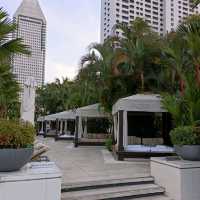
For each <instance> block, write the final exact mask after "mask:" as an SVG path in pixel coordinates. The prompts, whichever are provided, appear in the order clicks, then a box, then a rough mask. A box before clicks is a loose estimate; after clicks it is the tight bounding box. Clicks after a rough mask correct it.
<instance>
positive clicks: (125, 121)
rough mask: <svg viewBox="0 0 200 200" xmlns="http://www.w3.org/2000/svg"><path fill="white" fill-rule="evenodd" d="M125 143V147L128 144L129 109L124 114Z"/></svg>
mask: <svg viewBox="0 0 200 200" xmlns="http://www.w3.org/2000/svg"><path fill="white" fill-rule="evenodd" d="M123 136H124V139H123V144H124V148H125V147H126V146H127V145H128V117H127V111H124V114H123Z"/></svg>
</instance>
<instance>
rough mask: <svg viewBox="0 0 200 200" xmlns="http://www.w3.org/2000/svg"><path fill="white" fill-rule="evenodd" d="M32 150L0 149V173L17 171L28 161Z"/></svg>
mask: <svg viewBox="0 0 200 200" xmlns="http://www.w3.org/2000/svg"><path fill="white" fill-rule="evenodd" d="M32 154H33V149H32V148H25V149H0V172H10V171H17V170H19V169H20V168H22V167H23V166H24V165H25V164H26V163H27V162H29V161H30V159H31V156H32Z"/></svg>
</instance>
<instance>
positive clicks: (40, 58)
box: [12, 0, 46, 97]
mask: <svg viewBox="0 0 200 200" xmlns="http://www.w3.org/2000/svg"><path fill="white" fill-rule="evenodd" d="M14 21H15V22H16V24H17V31H16V32H15V33H14V34H13V38H22V39H23V42H24V44H26V45H28V46H29V49H30V51H31V55H14V57H13V63H12V65H13V74H14V75H15V76H16V79H17V81H18V83H19V84H20V85H21V87H22V88H23V85H24V83H25V82H26V80H27V79H28V77H34V79H35V81H36V83H37V86H41V85H43V84H44V74H45V52H46V19H45V16H44V14H43V12H42V10H41V8H40V5H39V2H38V0H23V1H22V3H21V5H20V6H19V8H18V9H17V11H16V13H15V14H14ZM22 93H23V92H22ZM20 96H21V97H22V96H23V94H21V95H20Z"/></svg>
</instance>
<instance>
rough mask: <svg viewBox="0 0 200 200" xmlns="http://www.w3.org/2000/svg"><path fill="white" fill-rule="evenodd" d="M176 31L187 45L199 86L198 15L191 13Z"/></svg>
mask: <svg viewBox="0 0 200 200" xmlns="http://www.w3.org/2000/svg"><path fill="white" fill-rule="evenodd" d="M178 32H179V33H180V34H181V36H182V37H183V40H184V41H185V42H186V44H187V47H188V53H189V54H190V55H191V58H192V60H193V64H194V66H195V67H194V72H195V78H196V82H197V85H199V87H200V51H199V47H200V16H199V15H193V16H191V17H189V18H187V20H186V21H185V22H183V23H182V24H181V25H180V26H179V27H178Z"/></svg>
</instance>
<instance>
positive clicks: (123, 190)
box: [62, 184, 165, 200]
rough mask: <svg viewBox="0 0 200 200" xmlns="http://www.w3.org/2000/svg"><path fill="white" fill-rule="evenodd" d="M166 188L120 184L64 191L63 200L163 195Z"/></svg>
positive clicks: (102, 199)
mask: <svg viewBox="0 0 200 200" xmlns="http://www.w3.org/2000/svg"><path fill="white" fill-rule="evenodd" d="M164 192H165V190H164V188H162V187H159V186H157V185H155V184H144V185H131V186H118V187H111V188H101V189H91V190H82V191H74V192H66V193H62V200H114V199H124V200H125V199H133V198H139V197H149V196H155V195H163V194H164Z"/></svg>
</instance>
